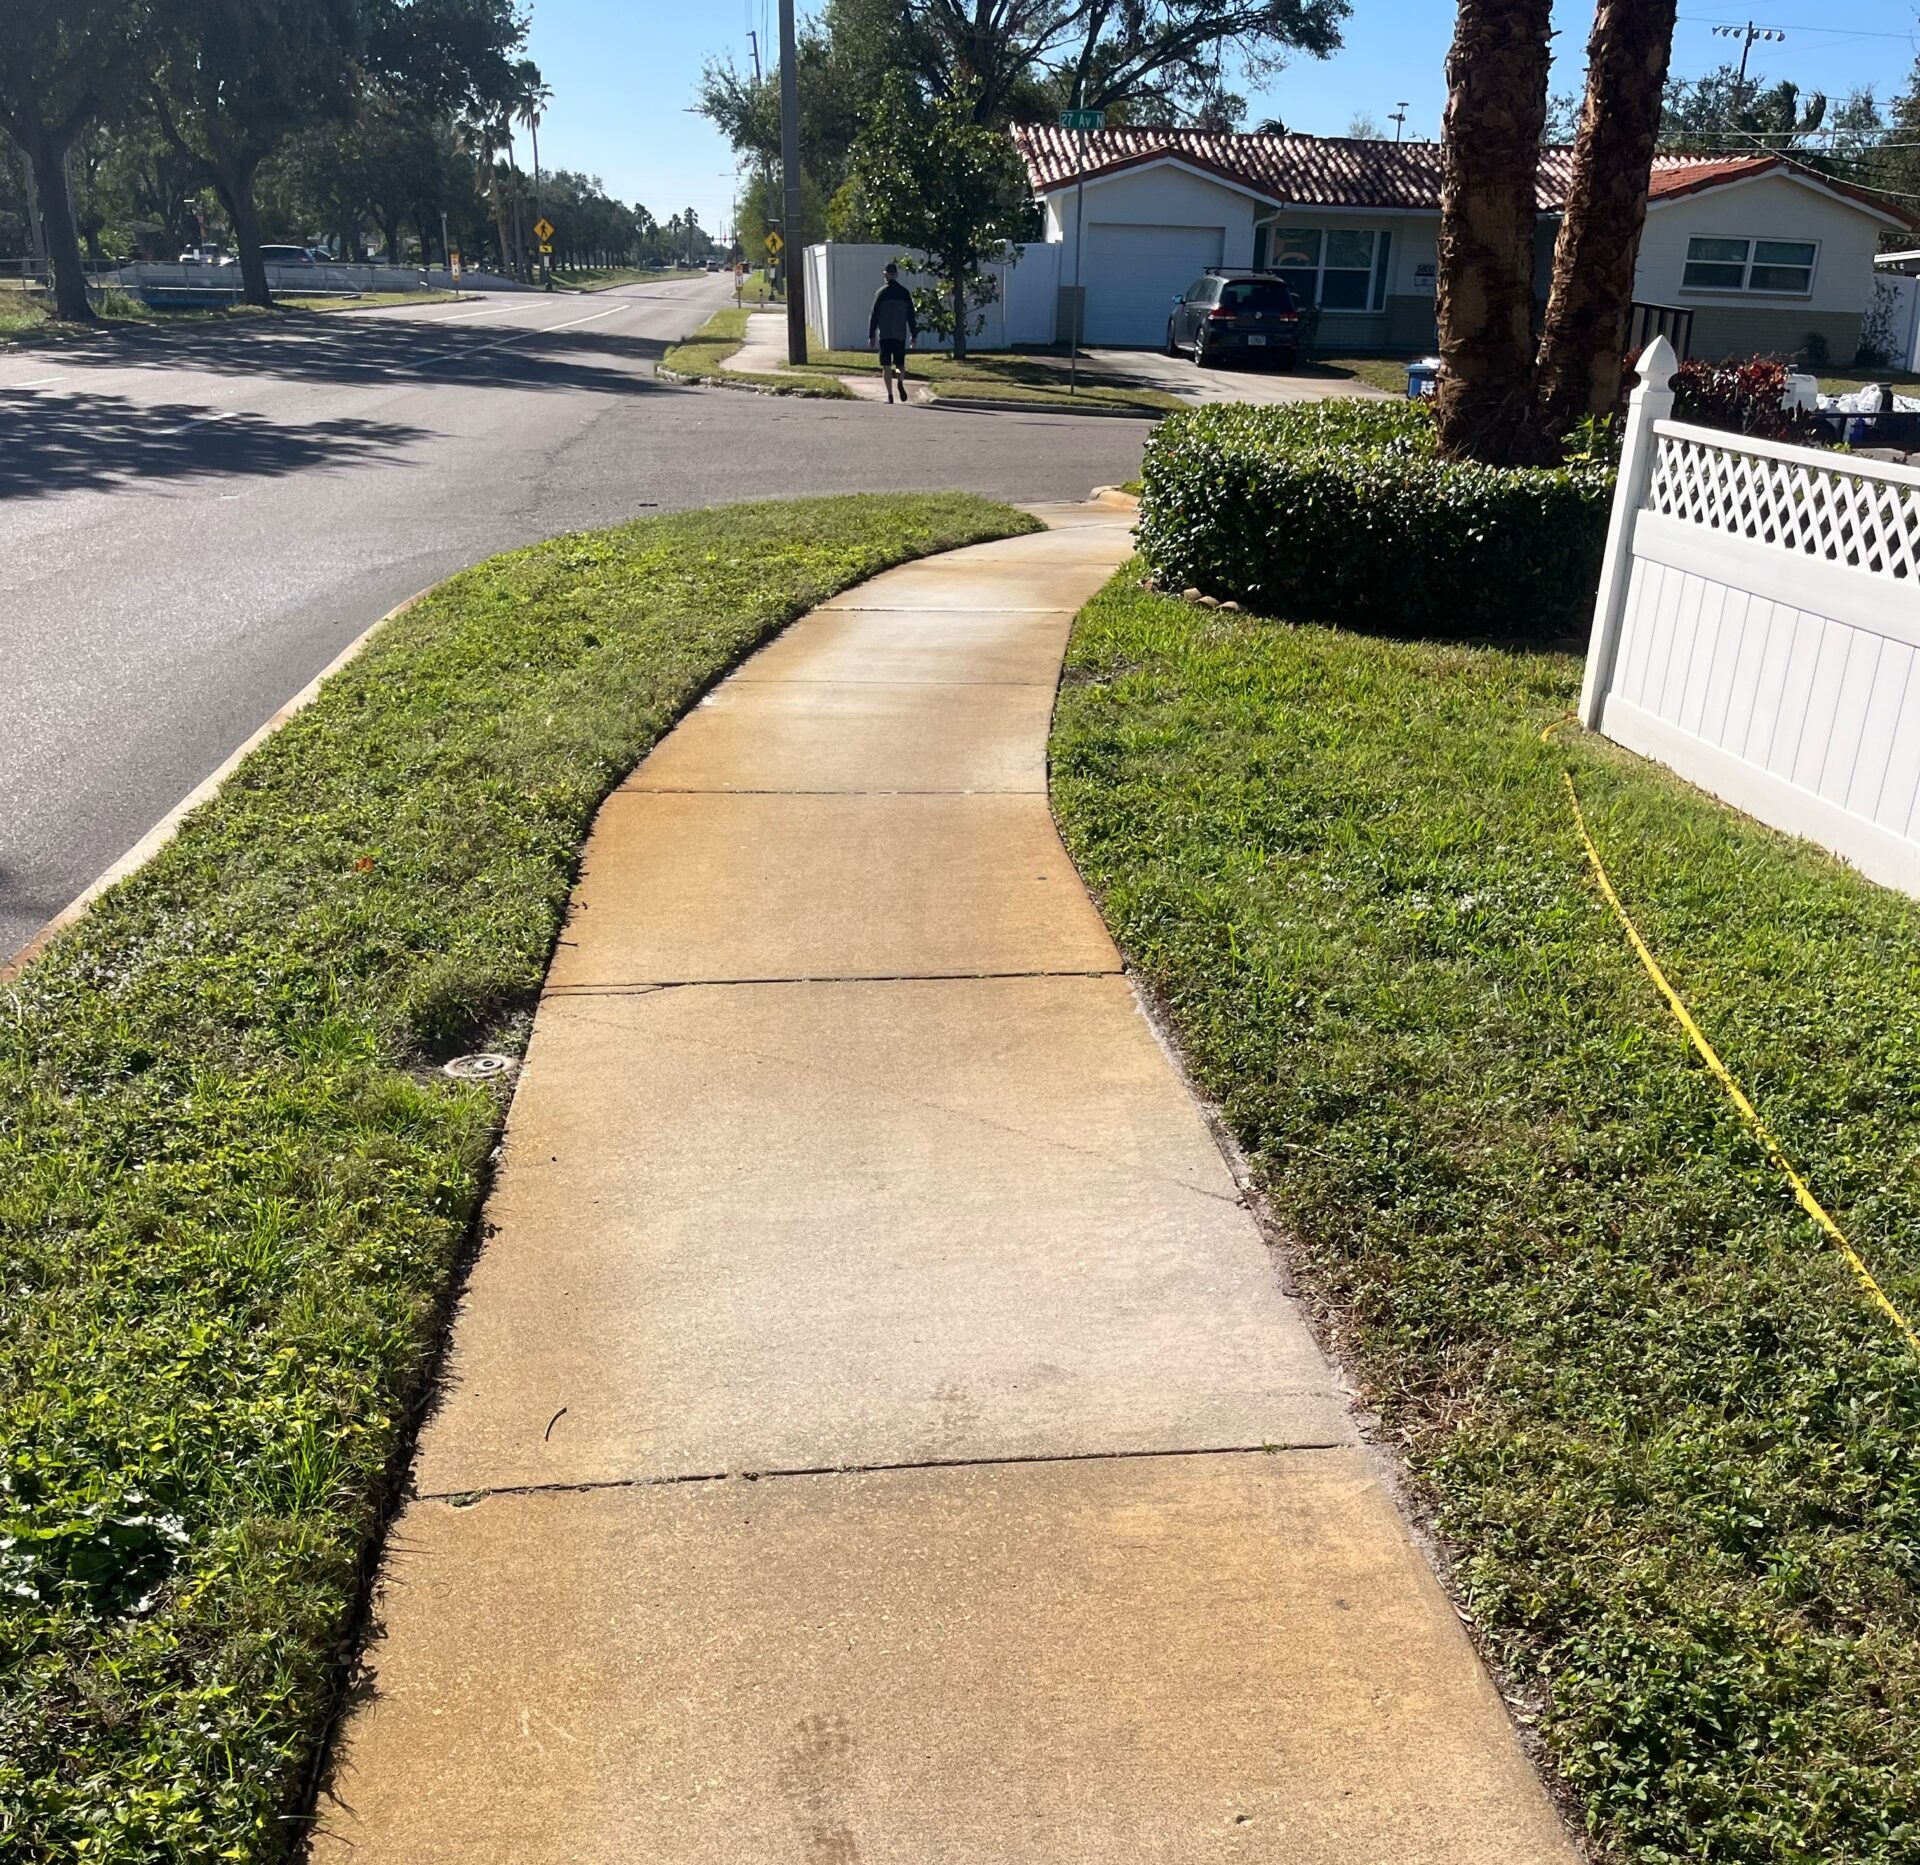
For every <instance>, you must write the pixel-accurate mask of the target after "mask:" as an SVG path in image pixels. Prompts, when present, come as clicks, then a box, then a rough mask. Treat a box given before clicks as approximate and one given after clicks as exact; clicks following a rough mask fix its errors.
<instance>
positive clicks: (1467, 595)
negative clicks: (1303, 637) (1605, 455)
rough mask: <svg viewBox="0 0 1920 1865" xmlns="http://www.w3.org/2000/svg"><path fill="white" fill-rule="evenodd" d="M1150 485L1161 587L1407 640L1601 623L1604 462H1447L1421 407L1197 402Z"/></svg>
mask: <svg viewBox="0 0 1920 1865" xmlns="http://www.w3.org/2000/svg"><path fill="white" fill-rule="evenodd" d="M1142 478H1143V481H1144V490H1143V492H1142V495H1141V502H1140V533H1139V535H1140V552H1141V555H1142V556H1143V557H1144V558H1145V559H1146V561H1147V563H1148V564H1149V566H1150V567H1151V568H1152V570H1153V574H1154V580H1155V581H1156V582H1157V583H1158V585H1159V586H1160V587H1161V588H1163V589H1173V590H1179V589H1185V588H1189V587H1197V588H1199V589H1201V590H1203V591H1205V592H1206V593H1207V594H1208V595H1213V596H1222V597H1231V598H1233V599H1235V600H1238V601H1241V602H1245V603H1247V604H1249V605H1250V606H1252V607H1254V608H1257V609H1260V610H1263V611H1264V612H1266V613H1268V614H1272V615H1285V616H1287V617H1289V618H1291V619H1293V620H1295V621H1320V622H1354V623H1360V624H1362V625H1364V626H1367V627H1370V628H1376V629H1382V630H1385V631H1388V632H1391V633H1395V634H1423V633H1442V634H1449V635H1460V634H1464V635H1471V636H1483V637H1484V636H1536V637H1537V636H1542V635H1554V634H1562V633H1565V632H1567V631H1568V630H1570V629H1577V628H1579V627H1582V626H1584V624H1585V622H1586V618H1587V615H1588V613H1589V611H1590V609H1591V607H1592V603H1593V597H1594V591H1595V588H1596V587H1597V585H1598V582H1599V577H1600V557H1601V552H1602V550H1603V548H1604V547H1605V544H1606V535H1607V512H1608V506H1609V503H1610V501H1611V499H1612V496H1613V474H1612V471H1611V470H1610V469H1609V468H1606V467H1603V466H1597V465H1592V464H1586V463H1582V464H1577V465H1569V466H1563V467H1555V468H1538V467H1522V468H1511V467H1491V466H1475V465H1470V464H1461V463H1456V462H1453V461H1447V460H1442V459H1441V458H1440V457H1439V455H1438V454H1437V453H1436V452H1435V449H1434V436H1433V421H1432V418H1431V416H1430V415H1429V414H1428V413H1427V411H1426V410H1425V409H1423V408H1421V407H1418V406H1416V405H1414V404H1412V403H1406V402H1379V401H1337V402H1319V403H1295V404H1291V405H1288V406H1283V407H1250V406H1244V405H1240V404H1234V403H1216V404H1214V405H1212V406H1210V407H1205V408H1194V409H1190V410H1187V411H1185V412H1183V413H1181V414H1177V415H1172V416H1170V417H1169V418H1168V419H1167V420H1165V421H1163V422H1161V423H1160V425H1159V427H1158V428H1157V429H1156V430H1155V432H1154V433H1153V435H1152V437H1151V438H1150V439H1149V440H1148V442H1147V452H1146V464H1145V467H1144V469H1143V473H1142Z"/></svg>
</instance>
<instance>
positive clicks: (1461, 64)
mask: <svg viewBox="0 0 1920 1865" xmlns="http://www.w3.org/2000/svg"><path fill="white" fill-rule="evenodd" d="M1552 11H1553V9H1552V0H1460V12H1459V17H1458V19H1457V21H1456V23H1455V26H1454V35H1453V48H1452V50H1451V51H1450V52H1449V53H1448V54H1447V113H1446V122H1445V131H1444V137H1445V147H1444V152H1443V163H1444V167H1443V170H1442V177H1443V178H1442V184H1441V196H1440V265H1439V318H1440V356H1441V360H1442V362H1443V363H1444V365H1445V367H1444V369H1443V370H1442V373H1441V377H1440V404H1439V411H1438V412H1439V422H1440V445H1441V448H1442V451H1444V452H1445V453H1446V454H1448V455H1449V456H1450V457H1452V458H1455V459H1472V460H1481V461H1484V462H1486V463H1487V464H1489V465H1493V466H1506V465H1514V464H1518V463H1522V462H1525V461H1530V460H1537V459H1539V458H1541V457H1543V454H1544V451H1545V449H1544V445H1543V441H1542V438H1541V436H1540V434H1539V431H1538V426H1537V423H1536V421H1535V418H1534V371H1533V364H1534V343H1533V240H1534V228H1535V225H1536V222H1537V219H1538V213H1539V209H1538V200H1537V191H1538V176H1539V167H1540V132H1541V130H1542V128H1543V127H1544V126H1545V123H1546V115H1547V69H1548V66H1549V64H1550V63H1551V51H1550V49H1549V45H1548V31H1549V29H1550V27H1551V24H1552Z"/></svg>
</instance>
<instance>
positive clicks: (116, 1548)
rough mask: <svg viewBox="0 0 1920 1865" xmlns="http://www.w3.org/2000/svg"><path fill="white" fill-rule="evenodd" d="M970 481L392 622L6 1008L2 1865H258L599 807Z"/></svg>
mask: <svg viewBox="0 0 1920 1865" xmlns="http://www.w3.org/2000/svg"><path fill="white" fill-rule="evenodd" d="M1035 528H1037V527H1036V526H1035V525H1034V523H1033V521H1032V520H1031V519H1028V518H1026V517H1024V516H1022V515H1021V514H1019V513H1016V512H1014V511H1012V510H1009V509H1008V508H1006V507H1004V506H998V505H991V504H988V503H986V502H985V501H982V500H979V499H975V498H970V497H965V496H961V495H957V494H955V495H946V496H927V497H862V498H841V499H823V500H816V501H800V502H795V503H791V504H775V505H745V506H738V507H734V508H732V509H730V510H728V509H722V510H717V511H712V512H706V513H696V514H692V515H688V516H684V517H662V518H656V519H649V520H646V521H643V522H641V523H637V524H631V525H626V526H621V527H619V528H616V529H613V530H610V531H601V532H588V533H582V534H578V535H575V536H570V537H562V538H557V539H555V540H554V541H553V542H551V543H548V544H543V545H540V546H537V547H535V548H533V549H530V550H524V551H519V552H516V553H514V554H512V555H510V556H507V557H501V558H496V559H494V560H493V561H492V562H490V563H487V564H484V565H482V566H480V567H479V568H478V569H475V570H472V571H469V572H467V573H466V574H465V575H463V576H460V577H457V578H455V579H454V580H453V581H452V582H451V583H449V584H447V585H445V586H444V587H443V588H441V589H440V590H439V591H438V592H437V593H435V594H434V595H431V596H429V597H428V598H427V599H426V600H425V601H424V602H422V603H420V604H418V605H417V606H415V607H414V608H412V609H411V610H409V611H408V612H407V613H406V614H405V615H404V616H402V617H400V618H399V619H398V620H396V621H393V622H391V623H389V624H388V626H387V627H386V628H384V629H383V630H382V631H381V633H380V634H379V636H378V637H377V638H376V639H375V640H374V642H373V643H372V644H371V645H370V646H369V648H368V649H367V651H366V652H365V653H364V654H362V655H361V656H360V657H359V658H358V659H356V660H355V661H353V662H352V663H351V664H350V665H349V666H348V667H347V668H346V669H344V670H343V671H342V672H340V673H339V674H337V675H335V676H334V678H333V679H332V680H330V681H329V682H328V683H327V685H326V687H325V688H324V689H323V690H322V693H321V695H320V697H319V698H318V699H317V700H316V701H315V703H314V704H313V705H312V706H311V707H309V708H308V709H307V710H306V711H304V712H302V713H300V714H298V715H297V716H296V717H295V718H294V719H293V720H292V721H291V722H290V723H289V724H288V725H286V726H285V727H284V728H283V729H282V730H281V731H280V732H279V733H277V734H276V735H275V736H274V737H272V738H271V739H269V740H268V741H267V742H266V744H264V745H263V746H262V747H261V748H260V749H259V750H257V751H255V752H254V753H253V754H252V755H251V756H250V757H249V758H248V759H247V760H246V761H245V762H244V763H243V764H242V765H241V767H240V768H239V770H238V771H237V772H236V774H235V775H234V777H233V778H232V780H231V781H230V782H229V783H228V784H227V786H226V787H225V789H224V790H223V791H222V793H221V794H220V796H219V797H218V798H217V799H216V800H215V801H213V802H212V803H210V804H208V805H207V806H206V807H205V808H203V809H202V810H200V811H198V812H196V813H195V814H194V815H193V816H192V817H190V818H189V819H188V821H187V822H186V823H185V824H184V825H183V827H182V829H181V831H180V833H179V835H178V836H177V837H176V838H175V839H174V840H173V841H172V842H171V843H170V844H169V845H168V846H167V847H166V848H165V849H164V850H163V851H162V852H161V853H160V854H159V855H158V856H156V857H155V859H154V860H153V861H152V862H151V863H150V864H149V865H148V866H147V867H146V868H144V869H143V870H141V871H140V872H139V873H138V874H136V875H135V876H134V877H132V878H131V879H130V880H128V881H126V882H124V883H122V884H121V885H120V886H119V887H117V888H115V889H114V890H113V891H112V892H111V893H109V894H108V895H107V896H106V897H105V898H104V899H103V900H102V901H101V902H100V903H99V904H98V905H97V906H96V907H95V908H94V910H93V911H92V912H91V913H90V914H89V915H88V916H87V917H86V918H85V919H84V920H83V921H81V922H80V924H79V925H78V926H77V927H75V928H74V929H73V930H72V931H70V932H69V933H67V934H66V935H64V936H63V937H61V938H60V939H59V940H57V941H56V942H55V943H54V944H53V945H52V946H51V947H50V948H49V949H48V951H47V952H46V953H44V954H43V955H42V956H41V957H40V958H39V959H38V960H37V961H35V962H34V963H33V964H32V965H30V966H28V967H27V968H26V970H25V971H24V972H23V973H22V975H21V976H20V977H19V978H18V979H17V980H16V981H15V982H14V983H13V984H12V985H11V986H9V987H5V988H0V1013H3V1014H0V1705H3V1706H4V1709H3V1710H0V1856H4V1857H5V1858H6V1859H8V1860H9V1861H13V1860H20V1861H36V1862H38V1861H45V1862H48V1865H50V1862H51V1861H54V1860H62V1861H67V1860H73V1859H80V1858H84V1859H86V1860H88V1861H95V1862H107V1861H111V1862H114V1865H155V1862H156V1861H178V1862H180V1865H186V1862H187V1861H193V1862H195V1865H197V1862H198V1861H202V1860H208V1861H211V1860H215V1859H238V1860H246V1861H279V1860H282V1859H284V1858H286V1857H287V1856H288V1855H289V1854H290V1853H291V1851H292V1850H293V1849H294V1848H295V1847H296V1846H297V1844H298V1840H299V1826H298V1823H297V1820H296V1819H295V1818H294V1816H296V1815H297V1814H298V1812H299V1810H300V1807H301V1803H302V1796H303V1786H304V1783H305V1781H306V1779H307V1771H308V1769H309V1767H310V1765H311V1763H312V1760H313V1756H314V1751H315V1746H316V1742H317V1739H318V1737H319V1734H320V1731H321V1729H322V1726H323V1724H324V1721H325V1719H326V1717H327V1714H328V1712H329V1709H330V1706H331V1704H332V1702H333V1700H334V1695H335V1692H336V1690H337V1689H338V1687H339V1685H340V1682H341V1679H342V1677H343V1674H344V1667H345V1665H346V1663H347V1662H348V1661H349V1660H350V1658H351V1656H352V1655H353V1648H354V1636H355V1631H356V1625H355V1615H356V1612H357V1609H358V1603H359V1601H360V1598H361V1591H362V1584H363V1575H364V1574H365V1572H366V1571H367V1570H368V1568H367V1564H368V1562H369V1560H370V1556H371V1554H372V1551H373V1548H374V1544H375V1538H376V1535H377V1532H378V1529H379V1526H380V1521H381V1515H382V1510H383V1506H384V1505H385V1503H386V1501H387V1500H388V1499H389V1498H390V1497H391V1495H392V1493H393V1487H394V1484H395V1481H396V1478H397V1476H398V1475H399V1474H400V1473H401V1472H402V1471H403V1470H404V1467H405V1459H406V1456H407V1454H408V1449H409V1445H410V1439H411V1432H412V1426H413V1422H414V1420H415V1418H416V1416H417V1408H418V1406H419V1403H420V1401H421V1398H422V1395H423V1390H424V1379H425V1376H426V1374H427V1372H428V1369H429V1366H430V1361H431V1356H432V1352H433V1343H434V1341H435V1339H436V1334H437V1329H438V1327H439V1325H440V1322H441V1319H442V1317H443V1316H444V1314H445V1311H446V1302H447V1298H448V1291H449V1286H450V1282H451V1278H452V1276H453V1274H454V1271H455V1266H456V1265H457V1263H458V1262H459V1260H460V1257H461V1253H462V1250H463V1247H464V1246H465V1243H466V1241H467V1239H468V1237H469V1234H470V1226H471V1224H472V1221H473V1217H474V1213H475V1212H476V1210H477V1209H478V1206H479V1203H480V1200H481V1197H482V1195H483V1193H484V1191H485V1187H486V1178H487V1170H488V1166H487V1162H488V1158H489V1155H490V1153H491V1150H492V1147H493V1144H494V1140H495V1137H496V1134H497V1132H498V1129H499V1126H500V1121H501V1114H502V1107H503V1102H504V1096H503V1094H502V1093H501V1092H500V1091H499V1090H498V1089H497V1088H495V1087H489V1086H481V1085H473V1084H465V1085H463V1084H459V1083H456V1082H453V1081H450V1080H448V1079H447V1078H446V1077H445V1076H444V1075H443V1074H442V1073H441V1072H440V1069H439V1064H440V1063H441V1062H442V1061H443V1060H444V1059H446V1058H447V1057H449V1056H452V1055H455V1054H458V1053H461V1052H463V1051H469V1050H480V1049H504V1050H517V1049H518V1048H519V1047H520V1046H521V1044H522V1041H523V1039H524V1036H525V1032H526V1029H527V1023H528V1016H529V1013H530V1011H531V1009H532V1006H533V1003H534V1000H535V996H536V993H537V992H538V990H539V986H540V981H541V977H542V974H543V973H544V971H545V968H546V963H547V957H548V953H549V950H550V948H551V946H552V943H553V940H554V936H555V933H556V930H557V928H558V925H559V922H560V917H561V913H562V910H563V907H564V905H565V902H566V898H567V893H568V888H569V885H570V882H571V879H572V875H573V871H574V863H575V858H576V852H577V850H578V849H579V846H580V843H581V839H582V837H583V835H584V834H585V832H586V828H587V825H588V822H589V820H590V819H591V817H592V815H593V812H594V810H595V808H596V807H597V805H598V803H599V801H600V799H601V798H602V797H603V796H605V795H606V793H607V791H608V790H609V789H610V788H611V787H612V786H613V785H614V784H615V783H617V782H618V781H619V780H620V778H621V777H622V776H623V774H624V773H625V772H626V771H628V770H629V769H630V768H631V767H632V766H633V764H634V763H635V761H636V760H637V759H639V758H640V757H641V756H642V755H643V754H644V753H645V752H646V751H647V749H648V748H649V747H650V746H651V745H652V744H653V743H654V742H655V740H656V739H658V738H659V737H660V735H661V734H662V733H663V732H665V731H666V730H667V729H668V727H669V726H671V725H672V723H673V722H674V720H675V719H676V718H678V717H679V715H680V714H681V713H682V712H683V711H684V710H685V709H686V708H687V706H688V705H690V704H691V703H692V702H693V701H694V700H695V699H696V698H697V697H698V696H699V695H700V694H701V693H702V692H703V691H704V690H705V689H706V687H707V686H708V685H709V683H710V682H712V681H713V680H714V679H715V678H717V677H718V676H719V675H721V674H722V673H724V672H725V671H726V670H727V669H728V668H730V667H731V666H733V665H734V664H735V663H736V662H737V661H739V660H740V659H741V658H742V657H743V656H744V655H746V654H747V653H748V652H750V651H751V650H752V649H753V648H754V647H755V646H756V645H757V644H758V643H760V642H761V641H764V640H765V639H766V638H767V637H768V636H769V635H770V634H772V633H773V632H774V631H775V630H777V629H778V628H779V627H780V626H781V625H782V624H783V623H784V622H786V621H787V620H789V619H790V618H792V617H793V616H795V615H797V614H799V613H800V612H802V611H803V610H805V609H806V608H808V607H809V606H811V605H812V604H813V603H815V602H816V601H818V600H819V599H821V598H822V597H825V596H827V595H829V594H831V593H833V592H834V591H836V590H839V589H842V588H844V587H846V586H847V585H848V584H850V583H853V582H856V581H858V580H860V579H861V578H863V577H865V576H868V575H870V574H872V573H874V572H876V571H878V570H881V569H884V568H885V567H887V566H888V565H890V564H894V563H898V562H900V561H903V560H904V559H907V558H910V557H915V556H919V555H922V554H924V553H926V552H929V551H935V550H941V549H945V548H948V547H951V546H955V545H961V544H967V543H971V542H975V541H978V540H981V539H985V538H992V537H1001V536H1008V535H1012V534H1015V533H1019V532H1022V531H1028V530H1032V529H1035Z"/></svg>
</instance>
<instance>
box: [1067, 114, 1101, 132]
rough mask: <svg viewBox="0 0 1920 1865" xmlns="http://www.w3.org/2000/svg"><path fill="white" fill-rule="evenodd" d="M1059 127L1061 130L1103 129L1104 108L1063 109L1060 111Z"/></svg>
mask: <svg viewBox="0 0 1920 1865" xmlns="http://www.w3.org/2000/svg"><path fill="white" fill-rule="evenodd" d="M1060 127H1061V128H1062V129H1063V130H1100V129H1105V128H1106V127H1107V113H1106V112H1105V111H1104V110H1063V111H1061V112H1060Z"/></svg>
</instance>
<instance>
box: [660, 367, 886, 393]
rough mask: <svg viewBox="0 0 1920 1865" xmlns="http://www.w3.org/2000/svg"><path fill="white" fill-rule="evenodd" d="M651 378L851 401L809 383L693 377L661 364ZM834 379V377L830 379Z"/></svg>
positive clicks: (695, 385)
mask: <svg viewBox="0 0 1920 1865" xmlns="http://www.w3.org/2000/svg"><path fill="white" fill-rule="evenodd" d="M653 379H654V380H655V381H656V382H673V383H677V384H678V385H679V386H680V387H682V388H703V389H735V390H737V391H739V392H740V393H742V394H746V395H777V396H782V397H784V398H785V399H787V400H788V401H794V400H799V401H852V400H853V397H852V396H851V395H836V394H834V393H833V392H832V390H830V389H817V388H814V387H812V386H811V385H810V384H809V385H808V386H805V387H799V388H788V387H786V386H785V384H783V383H779V382H775V381H773V380H771V379H769V380H768V381H767V382H765V383H759V382H747V381H742V380H741V378H740V377H739V376H737V375H733V376H709V375H696V374H692V373H690V372H688V371H686V370H681V369H669V368H668V367H667V366H666V364H664V363H655V364H654V366H653ZM830 379H831V380H837V379H838V378H830Z"/></svg>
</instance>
